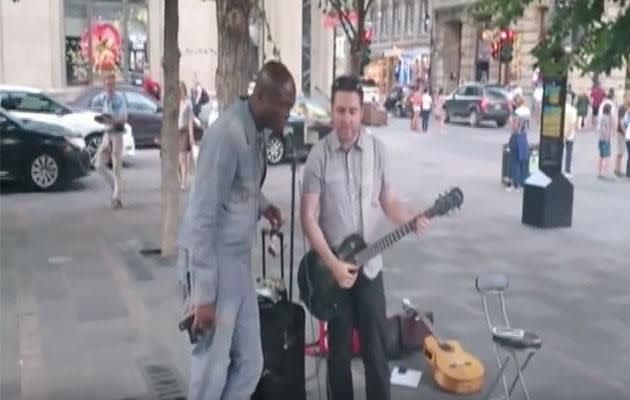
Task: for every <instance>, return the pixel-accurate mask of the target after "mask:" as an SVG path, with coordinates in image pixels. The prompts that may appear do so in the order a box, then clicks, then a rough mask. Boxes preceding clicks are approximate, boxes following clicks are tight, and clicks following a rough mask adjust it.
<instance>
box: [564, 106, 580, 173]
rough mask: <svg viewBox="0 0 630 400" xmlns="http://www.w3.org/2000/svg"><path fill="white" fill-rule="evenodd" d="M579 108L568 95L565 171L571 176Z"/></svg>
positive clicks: (565, 110) (565, 111)
mask: <svg viewBox="0 0 630 400" xmlns="http://www.w3.org/2000/svg"><path fill="white" fill-rule="evenodd" d="M577 122H578V115H577V108H575V107H574V106H573V104H571V97H570V96H568V95H567V99H566V102H565V105H564V140H565V144H566V153H565V159H564V173H565V175H566V176H567V177H569V178H571V177H572V174H571V161H572V159H573V141H574V140H575V131H576V130H577Z"/></svg>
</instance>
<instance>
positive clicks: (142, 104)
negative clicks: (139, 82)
mask: <svg viewBox="0 0 630 400" xmlns="http://www.w3.org/2000/svg"><path fill="white" fill-rule="evenodd" d="M124 93H125V98H126V99H127V110H128V111H135V112H141V113H153V114H154V113H156V112H157V106H156V105H155V103H154V102H153V101H151V100H150V99H148V98H147V97H146V96H145V95H143V94H140V93H138V92H124Z"/></svg>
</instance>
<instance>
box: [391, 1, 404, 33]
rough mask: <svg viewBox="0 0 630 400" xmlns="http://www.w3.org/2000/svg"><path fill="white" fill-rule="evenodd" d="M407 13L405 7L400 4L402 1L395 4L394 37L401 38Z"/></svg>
mask: <svg viewBox="0 0 630 400" xmlns="http://www.w3.org/2000/svg"><path fill="white" fill-rule="evenodd" d="M404 12H405V10H404V7H403V6H402V4H401V3H400V1H395V2H394V7H393V13H392V14H393V28H394V29H393V33H394V36H400V35H401V34H402V29H403V26H402V25H403V13H404Z"/></svg>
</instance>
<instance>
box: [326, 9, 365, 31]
mask: <svg viewBox="0 0 630 400" xmlns="http://www.w3.org/2000/svg"><path fill="white" fill-rule="evenodd" d="M346 16H347V17H348V20H349V21H350V23H351V24H356V23H357V21H358V20H359V16H358V15H357V13H356V11H350V12H349V13H347V14H346ZM340 19H341V18H340V16H339V14H338V13H337V12H336V11H329V12H327V13H326V14H324V27H326V28H327V29H333V28H336V27H338V26H340V25H341V20H340Z"/></svg>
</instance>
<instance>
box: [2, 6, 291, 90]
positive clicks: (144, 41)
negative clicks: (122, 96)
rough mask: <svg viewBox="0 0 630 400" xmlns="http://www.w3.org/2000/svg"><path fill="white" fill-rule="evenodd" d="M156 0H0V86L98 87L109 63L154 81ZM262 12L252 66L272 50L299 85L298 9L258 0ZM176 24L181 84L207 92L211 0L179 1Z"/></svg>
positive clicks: (213, 44)
mask: <svg viewBox="0 0 630 400" xmlns="http://www.w3.org/2000/svg"><path fill="white" fill-rule="evenodd" d="M164 1H165V0H38V1H30V0H28V1H27V0H22V1H20V2H15V3H14V2H10V1H4V0H3V1H0V82H2V83H7V84H19V85H27V86H34V87H38V88H41V89H44V90H49V91H55V90H70V91H71V90H73V89H75V88H76V89H77V90H80V88H81V87H82V86H84V85H86V84H91V83H95V82H98V70H99V68H107V66H108V65H109V64H111V63H115V64H116V65H117V66H118V67H119V69H120V70H122V71H127V73H128V74H130V75H131V74H132V73H140V74H141V73H142V71H143V70H144V68H147V69H149V70H150V71H151V74H152V75H153V76H154V77H155V78H157V79H158V80H160V81H162V67H161V59H162V54H163V43H164V41H163V32H164V17H163V15H164ZM36 3H37V4H36ZM264 11H265V15H266V18H267V22H268V24H264V23H262V20H260V22H259V23H258V24H257V26H259V27H260V29H259V31H258V32H257V33H256V34H255V35H253V41H255V42H254V43H253V44H254V48H255V50H257V52H258V55H259V56H258V57H257V58H258V63H260V62H262V61H263V57H264V58H265V59H268V58H271V57H273V56H274V53H275V55H276V57H277V58H280V59H281V60H282V61H283V62H285V63H286V64H287V65H288V67H289V68H290V69H291V71H292V72H293V74H294V76H295V78H296V81H297V86H298V88H301V64H302V59H301V56H302V40H301V39H302V31H301V29H302V25H301V22H302V6H301V4H300V3H299V2H297V1H293V0H275V1H274V0H265V1H264ZM179 24H180V27H179V47H180V52H181V62H180V76H181V79H182V80H184V81H185V82H188V83H192V81H193V79H195V77H196V78H198V79H199V81H200V82H201V83H202V84H203V85H204V86H205V87H207V88H208V89H209V90H210V91H214V82H215V71H216V65H217V31H216V13H215V3H214V1H202V0H180V1H179ZM24 26H33V27H37V29H24ZM89 27H92V28H91V30H89V31H88V28H89ZM254 30H256V29H254ZM88 33H90V34H88ZM124 38H127V40H125V39H124ZM274 48H275V50H276V51H275V52H274ZM90 54H92V57H90V56H89V55H90ZM254 67H256V68H253V70H256V69H257V67H258V65H254Z"/></svg>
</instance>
